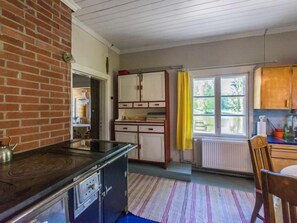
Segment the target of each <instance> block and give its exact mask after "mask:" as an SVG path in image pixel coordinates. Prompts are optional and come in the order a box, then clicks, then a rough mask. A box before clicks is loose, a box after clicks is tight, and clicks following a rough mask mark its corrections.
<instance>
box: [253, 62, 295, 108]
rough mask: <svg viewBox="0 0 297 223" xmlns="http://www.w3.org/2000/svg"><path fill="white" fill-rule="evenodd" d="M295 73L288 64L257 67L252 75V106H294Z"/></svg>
mask: <svg viewBox="0 0 297 223" xmlns="http://www.w3.org/2000/svg"><path fill="white" fill-rule="evenodd" d="M293 71H294V72H293ZM296 75H297V74H296V68H294V67H290V66H287V67H285V66H284V67H261V68H258V69H257V70H256V71H255V75H254V108H255V109H293V108H296V107H297V106H296V105H297V94H296V93H297V89H296V77H297V76H296Z"/></svg>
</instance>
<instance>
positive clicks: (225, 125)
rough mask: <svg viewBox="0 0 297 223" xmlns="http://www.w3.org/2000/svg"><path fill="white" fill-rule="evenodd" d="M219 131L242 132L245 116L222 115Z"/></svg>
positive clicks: (227, 132)
mask: <svg viewBox="0 0 297 223" xmlns="http://www.w3.org/2000/svg"><path fill="white" fill-rule="evenodd" d="M221 133H222V134H236V135H238V134H244V133H245V117H243V116H239V117H238V116H237V117H234V116H222V117H221Z"/></svg>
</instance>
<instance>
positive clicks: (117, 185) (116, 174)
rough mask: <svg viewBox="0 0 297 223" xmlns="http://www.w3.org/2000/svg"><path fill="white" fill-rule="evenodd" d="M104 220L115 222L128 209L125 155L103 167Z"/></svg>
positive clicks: (107, 222)
mask: <svg viewBox="0 0 297 223" xmlns="http://www.w3.org/2000/svg"><path fill="white" fill-rule="evenodd" d="M102 190H103V191H104V192H105V196H104V199H103V222H104V223H114V222H116V220H117V218H118V217H119V216H120V215H121V213H122V212H123V211H127V205H128V198H127V156H126V155H124V156H122V157H121V158H119V159H117V160H116V161H114V162H112V163H111V164H109V165H107V166H106V167H105V168H104V169H103V189H102Z"/></svg>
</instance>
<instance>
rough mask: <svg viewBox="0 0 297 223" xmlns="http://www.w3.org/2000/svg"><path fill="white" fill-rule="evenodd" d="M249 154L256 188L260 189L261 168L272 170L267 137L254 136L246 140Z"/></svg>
mask: <svg viewBox="0 0 297 223" xmlns="http://www.w3.org/2000/svg"><path fill="white" fill-rule="evenodd" d="M248 142H249V149H250V155H251V160H252V165H253V171H254V174H255V184H256V189H259V190H262V182H261V169H266V170H271V171H273V167H272V162H271V158H270V155H269V146H268V144H267V138H266V137H263V136H254V137H252V138H251V139H249V140H248Z"/></svg>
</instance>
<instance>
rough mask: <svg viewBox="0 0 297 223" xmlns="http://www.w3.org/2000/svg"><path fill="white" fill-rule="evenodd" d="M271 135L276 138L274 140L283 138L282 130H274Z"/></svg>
mask: <svg viewBox="0 0 297 223" xmlns="http://www.w3.org/2000/svg"><path fill="white" fill-rule="evenodd" d="M273 135H274V137H276V138H280V139H283V138H284V129H278V128H276V129H275V130H274V131H273Z"/></svg>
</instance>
